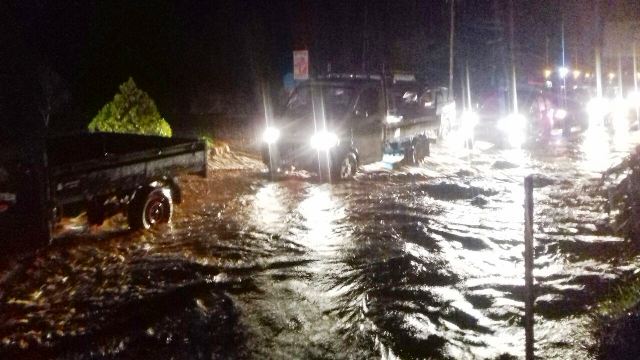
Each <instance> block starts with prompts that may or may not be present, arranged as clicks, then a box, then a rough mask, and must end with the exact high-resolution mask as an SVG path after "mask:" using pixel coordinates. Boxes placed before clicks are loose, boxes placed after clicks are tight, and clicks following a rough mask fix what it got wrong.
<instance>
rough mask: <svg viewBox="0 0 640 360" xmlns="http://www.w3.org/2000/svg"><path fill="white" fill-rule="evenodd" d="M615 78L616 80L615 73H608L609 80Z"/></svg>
mask: <svg viewBox="0 0 640 360" xmlns="http://www.w3.org/2000/svg"><path fill="white" fill-rule="evenodd" d="M615 78H616V74H615V73H612V72H610V73H609V80H613V79H615Z"/></svg>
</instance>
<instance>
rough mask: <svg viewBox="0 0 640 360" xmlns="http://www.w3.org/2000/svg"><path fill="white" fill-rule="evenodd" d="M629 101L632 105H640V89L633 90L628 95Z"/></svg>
mask: <svg viewBox="0 0 640 360" xmlns="http://www.w3.org/2000/svg"><path fill="white" fill-rule="evenodd" d="M627 102H628V103H629V106H631V107H638V106H640V91H632V92H630V93H629V94H628V95H627Z"/></svg>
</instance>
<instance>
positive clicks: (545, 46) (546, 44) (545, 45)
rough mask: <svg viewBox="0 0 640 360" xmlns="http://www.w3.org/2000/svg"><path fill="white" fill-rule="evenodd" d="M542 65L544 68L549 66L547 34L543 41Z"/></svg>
mask: <svg viewBox="0 0 640 360" xmlns="http://www.w3.org/2000/svg"><path fill="white" fill-rule="evenodd" d="M544 66H545V69H548V68H549V35H547V36H546V37H545V43H544Z"/></svg>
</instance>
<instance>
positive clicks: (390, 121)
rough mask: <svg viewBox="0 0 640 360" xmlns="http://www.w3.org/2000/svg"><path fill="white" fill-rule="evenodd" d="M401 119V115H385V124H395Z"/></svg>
mask: <svg viewBox="0 0 640 360" xmlns="http://www.w3.org/2000/svg"><path fill="white" fill-rule="evenodd" d="M400 121H402V116H398V115H391V114H389V115H387V124H396V123H399V122H400Z"/></svg>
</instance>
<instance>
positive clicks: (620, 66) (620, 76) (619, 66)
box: [618, 49, 624, 97]
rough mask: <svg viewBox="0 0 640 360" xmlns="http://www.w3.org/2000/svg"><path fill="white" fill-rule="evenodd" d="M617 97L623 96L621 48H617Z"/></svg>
mask: <svg viewBox="0 0 640 360" xmlns="http://www.w3.org/2000/svg"><path fill="white" fill-rule="evenodd" d="M618 91H619V92H620V93H618V97H623V96H624V90H623V89H622V50H620V49H618Z"/></svg>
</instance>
